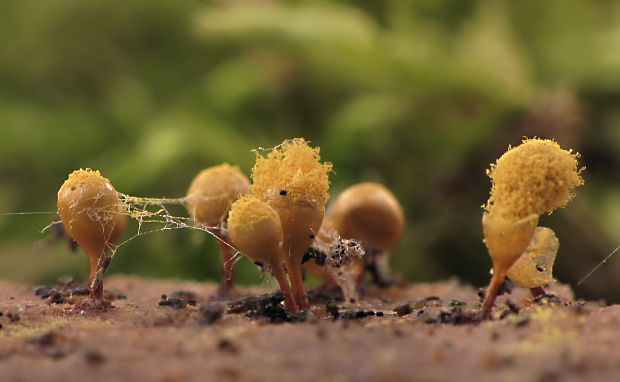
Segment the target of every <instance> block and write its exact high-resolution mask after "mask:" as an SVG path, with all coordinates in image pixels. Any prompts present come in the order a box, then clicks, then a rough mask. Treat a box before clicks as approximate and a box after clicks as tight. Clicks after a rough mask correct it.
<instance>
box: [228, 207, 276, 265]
mask: <svg viewBox="0 0 620 382" xmlns="http://www.w3.org/2000/svg"><path fill="white" fill-rule="evenodd" d="M228 233H229V235H230V238H231V239H232V241H233V243H234V244H235V246H236V247H237V248H239V250H240V251H241V252H243V253H245V254H246V255H248V256H249V257H250V258H252V259H253V260H255V261H259V262H262V263H264V264H265V265H268V266H271V267H273V266H274V265H276V264H277V263H278V262H281V261H282V260H281V246H282V240H283V233H282V223H280V217H279V216H278V214H277V212H276V211H275V210H274V209H273V208H271V206H270V205H269V204H267V203H266V202H264V201H262V200H260V199H258V198H257V197H255V196H253V195H247V196H243V197H241V198H240V199H238V200H237V201H236V202H234V203H233V204H232V206H231V208H230V212H229V214H228Z"/></svg>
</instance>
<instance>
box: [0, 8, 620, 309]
mask: <svg viewBox="0 0 620 382" xmlns="http://www.w3.org/2000/svg"><path fill="white" fill-rule="evenodd" d="M618 46H620V3H618V2H616V1H597V2H585V1H578V0H564V1H562V2H555V1H543V2H541V1H538V0H523V1H506V0H456V1H455V0H435V1H400V0H367V1H344V0H343V1H316V0H313V1H310V0H308V1H275V0H273V1H269V0H267V1H251V0H245V1H244V0H240V1H191V0H187V1H168V0H148V1H147V0H134V1H118V0H109V1H101V2H92V1H86V2H85V1H82V0H55V1H37V0H21V1H4V2H2V3H0V180H1V181H0V277H2V278H5V279H10V280H16V281H21V282H26V283H32V284H36V283H43V282H50V281H53V280H55V279H56V278H57V277H58V276H60V275H62V274H67V273H68V274H73V275H76V276H77V277H83V275H85V273H86V267H87V265H86V264H87V263H86V259H85V256H84V255H83V254H82V253H80V252H79V251H78V252H77V253H70V252H69V251H68V250H67V248H66V247H65V246H64V245H62V244H56V245H53V246H51V247H47V248H39V247H38V246H37V245H36V243H37V242H38V241H39V240H41V239H42V238H44V237H45V234H42V233H41V232H40V230H41V229H42V228H43V227H45V226H46V225H47V224H48V223H49V222H50V221H51V220H52V219H53V218H54V216H53V214H35V215H6V214H4V213H7V212H29V211H34V212H37V211H38V212H52V211H54V210H55V203H56V192H57V190H58V188H59V186H60V185H61V184H62V182H63V181H64V179H65V178H66V177H67V174H68V173H70V172H71V171H73V170H74V169H77V168H80V167H90V168H94V169H99V170H101V171H102V173H103V174H104V175H105V176H107V177H108V178H110V179H111V180H112V182H113V183H114V185H115V186H116V187H117V189H118V190H119V191H121V192H123V193H126V194H130V195H135V196H153V197H180V196H183V195H184V194H185V192H186V189H187V187H188V186H189V183H190V181H191V179H192V178H193V176H194V175H195V174H197V173H198V171H199V170H201V169H202V168H205V167H208V166H211V165H215V164H219V163H221V162H229V163H233V164H238V165H240V167H241V168H242V169H243V171H245V172H246V173H249V170H250V169H251V166H252V163H253V160H254V154H252V153H251V152H250V150H251V149H253V148H257V147H272V146H274V145H276V144H278V143H279V142H281V141H282V140H283V139H285V138H290V137H305V138H307V139H309V140H310V141H311V142H312V144H314V145H318V146H320V147H321V154H322V157H323V158H324V160H326V161H330V162H332V163H333V164H334V170H335V172H334V173H333V174H332V177H331V179H332V191H333V193H334V194H335V193H337V192H338V191H339V190H342V189H343V188H345V187H347V186H348V185H350V184H352V183H355V182H359V181H365V180H373V181H379V182H382V183H385V184H386V185H387V186H388V187H389V188H391V189H392V190H393V192H394V193H395V194H396V195H397V197H398V198H399V199H400V200H401V201H402V204H403V206H404V208H405V211H406V215H407V230H406V234H405V235H404V237H403V240H402V242H401V244H400V245H399V246H398V248H397V249H396V250H395V251H394V253H393V261H392V265H393V269H394V271H395V272H397V273H399V274H401V275H402V276H403V277H404V278H405V279H406V280H411V281H430V280H437V279H443V278H448V277H453V276H454V277H458V278H460V279H461V280H463V281H465V282H471V283H473V284H475V285H477V286H481V285H484V284H485V283H487V282H488V278H489V275H488V269H489V267H490V260H489V258H488V255H487V253H486V249H485V247H484V245H483V244H482V241H481V228H480V217H481V212H482V210H481V208H480V206H481V205H482V204H483V203H484V202H485V200H486V198H487V196H488V191H489V180H488V178H487V177H486V175H485V169H486V168H487V167H488V165H489V163H491V162H493V161H494V160H495V158H497V157H498V156H499V155H500V154H501V153H502V152H503V151H504V150H505V149H506V148H507V147H508V145H509V144H512V145H516V144H518V143H519V142H520V140H521V137H523V136H529V137H532V136H539V137H550V138H555V139H556V140H557V141H558V142H559V143H560V144H561V145H562V146H564V147H571V148H574V149H575V150H577V151H579V152H581V153H582V154H583V164H584V165H585V166H587V170H586V172H585V173H584V176H585V179H586V185H585V186H584V187H582V188H581V189H579V190H578V195H577V197H576V199H575V200H574V201H573V203H571V204H570V206H569V207H568V208H566V209H564V210H561V211H558V212H556V213H554V214H553V215H552V216H549V217H544V218H543V219H542V220H541V224H543V225H549V226H551V227H553V228H554V229H555V230H556V232H557V234H558V236H559V238H560V241H561V245H560V253H559V256H558V260H557V271H556V274H557V277H558V278H559V279H560V280H562V281H564V282H567V283H570V284H571V285H573V286H576V283H577V281H578V280H579V279H580V278H581V277H582V276H583V275H584V274H585V273H586V272H587V271H588V270H589V269H590V268H591V267H593V266H594V265H595V264H596V263H597V262H599V261H600V260H601V259H602V258H603V257H604V256H605V255H606V254H608V253H609V252H611V251H612V250H613V249H614V247H615V246H616V245H618V244H620V231H619V230H618V229H617V227H618V225H619V223H620V192H619V188H620V184H619V182H618V180H619V174H620V172H619V169H618V165H619V164H620V107H619V106H620V75H618V73H620V49H618ZM173 211H174V213H175V214H178V215H184V214H186V212H185V211H184V210H183V209H182V208H173ZM154 228H156V227H154ZM133 229H134V230H135V224H134V225H133ZM218 261H219V258H218V255H217V250H216V246H215V244H214V242H213V240H211V239H210V238H208V237H207V235H206V234H203V233H201V232H195V231H191V230H167V231H162V232H156V233H152V234H149V235H143V236H140V237H138V238H136V239H134V240H132V241H130V242H129V243H128V244H126V245H124V246H122V247H121V248H120V249H119V251H118V253H117V256H116V258H115V259H114V262H113V264H112V266H111V268H110V272H111V273H116V272H123V273H135V274H140V275H145V276H149V277H159V278H189V279H196V280H212V279H216V278H217V274H218V272H219V264H218ZM239 264H240V267H239V270H238V272H237V276H238V280H240V281H241V282H242V283H255V282H261V281H262V280H263V279H264V278H263V276H261V275H260V273H259V271H258V270H257V268H256V267H254V266H253V265H252V264H251V263H250V262H249V261H247V260H241V261H240V262H239ZM619 276H620V259H612V260H611V261H610V262H609V263H608V264H606V265H605V266H604V267H602V268H601V269H600V270H599V271H598V273H596V274H595V275H594V276H593V277H592V278H591V279H589V280H588V281H587V282H585V283H584V284H583V285H582V286H581V287H579V288H578V289H577V290H578V293H579V295H581V296H587V297H601V298H607V299H609V300H610V301H620V277H619Z"/></svg>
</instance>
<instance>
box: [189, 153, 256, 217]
mask: <svg viewBox="0 0 620 382" xmlns="http://www.w3.org/2000/svg"><path fill="white" fill-rule="evenodd" d="M248 192H250V181H249V180H248V178H247V177H246V176H245V175H244V174H243V173H242V172H241V171H240V170H239V168H238V167H237V166H231V165H229V164H227V163H224V164H221V165H219V166H213V167H209V168H207V169H205V170H202V171H201V172H200V173H199V174H198V175H197V176H196V177H195V178H194V180H193V181H192V184H191V185H190V186H189V190H188V191H187V209H188V210H189V213H190V214H191V216H192V218H193V219H194V221H195V222H196V224H198V225H202V226H205V227H213V226H219V225H220V224H221V223H222V222H223V221H225V220H226V218H227V216H228V211H229V209H230V205H231V204H232V203H233V202H234V201H235V200H237V199H238V198H239V197H240V196H242V195H245V194H247V193H248Z"/></svg>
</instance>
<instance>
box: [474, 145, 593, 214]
mask: <svg viewBox="0 0 620 382" xmlns="http://www.w3.org/2000/svg"><path fill="white" fill-rule="evenodd" d="M578 157H579V155H578V154H575V153H572V152H571V151H567V150H563V149H562V148H560V145H558V144H557V143H556V142H554V141H552V140H548V139H537V138H534V139H525V140H524V141H523V143H522V144H521V145H519V146H517V147H513V148H511V149H509V150H508V151H507V152H506V153H504V155H502V156H501V157H500V158H499V159H498V160H497V162H496V163H495V164H494V165H491V168H490V170H488V171H487V173H488V175H489V177H490V178H491V181H492V189H491V196H490V198H489V200H488V202H487V205H486V207H485V209H486V211H487V212H488V213H493V214H498V216H501V217H502V218H505V219H523V218H526V217H528V216H530V215H541V214H543V213H551V212H552V211H553V210H554V209H556V208H559V207H563V206H565V205H566V203H568V202H569V201H570V199H571V198H572V197H573V196H574V189H575V187H577V186H580V185H582V184H583V179H582V178H581V176H580V175H579V173H580V170H578V169H577V158H578Z"/></svg>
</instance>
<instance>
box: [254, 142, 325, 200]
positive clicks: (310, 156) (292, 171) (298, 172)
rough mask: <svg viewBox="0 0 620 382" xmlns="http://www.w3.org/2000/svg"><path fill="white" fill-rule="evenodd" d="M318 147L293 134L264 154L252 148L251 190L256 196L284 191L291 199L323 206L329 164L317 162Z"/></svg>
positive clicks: (318, 159) (271, 194) (265, 196)
mask: <svg viewBox="0 0 620 382" xmlns="http://www.w3.org/2000/svg"><path fill="white" fill-rule="evenodd" d="M319 151H320V149H319V148H318V147H316V148H312V147H310V146H309V145H308V142H306V140H304V139H303V138H295V139H291V140H287V141H284V142H283V143H282V144H281V145H280V146H278V147H276V148H274V149H273V150H272V151H271V152H270V153H269V154H267V156H266V157H264V156H262V155H260V153H258V152H256V163H255V165H254V168H253V169H252V180H253V182H254V184H253V185H252V193H253V194H254V195H256V196H257V197H258V198H260V199H267V198H270V197H273V196H275V195H278V194H280V193H282V194H284V193H286V195H287V199H289V200H290V201H291V202H292V203H295V202H297V201H311V202H312V203H314V204H316V205H317V206H323V207H324V206H325V203H326V202H327V199H328V198H329V194H328V190H329V178H328V174H329V172H330V171H331V168H332V165H331V164H330V163H321V161H320V159H321V158H320V156H319Z"/></svg>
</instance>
